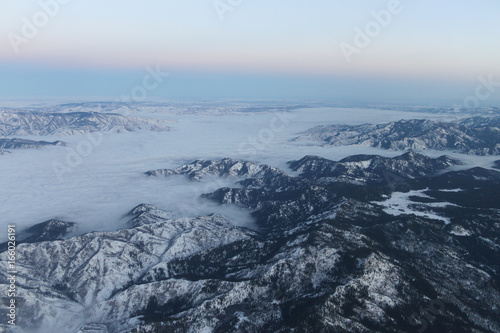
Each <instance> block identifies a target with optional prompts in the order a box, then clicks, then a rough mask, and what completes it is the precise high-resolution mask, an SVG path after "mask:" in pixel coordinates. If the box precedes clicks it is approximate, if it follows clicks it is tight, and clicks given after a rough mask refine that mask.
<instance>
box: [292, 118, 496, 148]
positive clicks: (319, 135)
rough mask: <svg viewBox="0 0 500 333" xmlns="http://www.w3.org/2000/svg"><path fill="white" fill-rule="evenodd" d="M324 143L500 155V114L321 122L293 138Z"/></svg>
mask: <svg viewBox="0 0 500 333" xmlns="http://www.w3.org/2000/svg"><path fill="white" fill-rule="evenodd" d="M304 139H313V140H320V141H322V142H324V143H325V145H330V146H345V145H365V146H371V147H380V148H385V149H393V150H411V149H415V150H421V149H437V150H453V151H457V152H461V153H468V154H476V155H500V117H472V118H466V119H462V120H459V121H455V122H439V121H433V120H422V119H411V120H399V121H395V122H391V123H386V124H378V125H371V124H365V125H355V126H350V125H321V126H316V127H314V128H312V129H310V130H308V131H306V132H304V133H303V134H302V135H301V136H299V137H297V138H295V139H294V140H296V141H299V140H304Z"/></svg>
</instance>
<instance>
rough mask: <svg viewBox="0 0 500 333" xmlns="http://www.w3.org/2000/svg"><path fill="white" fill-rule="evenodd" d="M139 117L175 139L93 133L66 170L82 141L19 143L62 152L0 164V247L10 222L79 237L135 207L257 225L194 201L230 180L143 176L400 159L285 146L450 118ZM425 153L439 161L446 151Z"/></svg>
mask: <svg viewBox="0 0 500 333" xmlns="http://www.w3.org/2000/svg"><path fill="white" fill-rule="evenodd" d="M140 115H141V116H150V117H155V118H162V119H168V120H170V121H172V125H171V126H172V128H173V131H170V132H131V133H103V134H102V137H101V136H100V135H99V136H96V135H95V134H94V138H98V139H99V140H95V142H97V143H93V144H92V145H93V146H92V149H91V151H90V153H88V151H87V152H86V153H85V156H80V157H81V159H80V160H78V161H76V162H77V163H76V162H75V161H73V162H72V163H70V164H71V167H70V166H68V163H67V160H68V156H71V154H74V152H75V150H76V149H77V147H78V146H79V145H80V146H82V142H85V141H88V140H89V138H88V137H86V136H83V135H78V136H66V137H62V138H61V137H43V138H41V137H25V138H29V139H42V140H64V141H65V142H67V146H65V147H60V146H58V147H45V148H42V149H24V150H15V151H13V153H12V154H10V155H4V156H1V157H0V175H1V176H0V202H1V204H0V219H1V223H0V227H1V228H0V237H1V239H5V234H6V226H7V225H8V224H16V225H17V226H18V229H19V230H20V229H23V228H25V227H28V226H31V225H33V224H36V223H40V222H43V221H46V220H49V219H53V218H56V219H60V220H64V221H71V222H77V223H78V225H79V233H82V232H89V231H106V230H116V229H117V228H121V227H125V225H126V221H127V219H126V218H125V217H124V216H125V215H126V214H127V213H128V212H129V211H130V210H131V209H132V208H134V207H135V206H136V205H138V204H141V203H148V204H153V205H155V206H157V207H158V208H160V209H165V210H171V211H172V212H173V213H174V215H175V216H179V217H180V216H197V215H204V214H210V213H219V214H223V215H225V216H227V217H229V218H230V219H231V220H232V221H233V223H235V224H236V225H241V226H247V227H253V220H252V218H251V216H250V212H249V211H247V210H244V209H240V208H237V207H234V206H230V207H229V206H220V205H217V204H214V203H212V202H209V201H207V200H203V199H200V198H199V195H200V194H202V193H207V192H212V191H215V190H216V189H217V188H220V187H223V186H237V185H234V182H235V180H228V179H218V178H213V177H212V178H207V179H205V180H203V181H202V182H192V181H189V180H188V179H186V178H185V177H182V176H175V177H167V178H165V177H148V176H146V175H145V174H144V173H145V172H146V171H149V170H155V169H163V168H176V167H178V166H180V165H182V164H185V163H189V162H192V161H194V160H197V159H221V158H224V157H230V158H234V159H244V160H252V161H257V162H262V163H266V164H269V165H272V166H276V167H279V168H282V169H283V170H285V171H289V170H287V165H286V162H287V161H290V160H296V159H300V158H302V157H303V156H305V155H318V156H322V157H325V158H329V159H332V160H339V159H341V158H344V157H346V156H349V155H353V154H380V155H385V156H396V155H399V154H402V152H396V151H387V150H381V149H376V148H370V147H361V146H350V147H334V148H332V147H326V148H325V147H321V145H320V143H318V142H308V141H296V142H291V141H290V140H291V139H293V138H295V137H296V136H297V135H298V134H299V133H300V132H302V131H305V130H307V129H309V128H311V127H314V126H316V125H325V124H353V125H354V124H362V123H384V122H389V121H394V120H399V119H409V118H430V119H439V120H450V118H449V116H448V117H447V116H444V115H438V114H423V113H414V112H412V113H408V112H398V111H384V110H375V109H352V108H349V109H342V108H314V109H298V110H293V111H290V112H289V113H286V115H284V114H281V113H275V112H274V113H273V112H269V113H268V112H258V113H245V114H230V115H223V116H221V115H217V116H211V115H183V116H179V115H171V114H168V115H167V114H151V115H145V114H140ZM135 116H137V114H136V115H135ZM87 146H88V145H87ZM426 154H428V155H433V156H438V155H442V154H443V152H432V151H427V152H426ZM452 155H453V156H454V157H458V158H459V159H461V160H463V161H465V162H466V163H468V165H481V166H490V165H491V163H492V160H494V159H495V158H485V157H476V156H467V155H458V154H452ZM496 159H498V158H496ZM70 160H71V159H70ZM61 165H62V166H64V169H63V170H64V171H63V172H61V170H60V167H61ZM55 166H58V167H55ZM289 172H291V171H289Z"/></svg>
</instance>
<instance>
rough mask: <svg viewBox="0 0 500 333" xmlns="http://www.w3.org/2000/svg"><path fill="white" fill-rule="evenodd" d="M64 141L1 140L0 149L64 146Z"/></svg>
mask: <svg viewBox="0 0 500 333" xmlns="http://www.w3.org/2000/svg"><path fill="white" fill-rule="evenodd" d="M63 145H64V142H62V141H53V142H48V141H34V140H26V139H18V138H14V139H0V148H4V149H22V148H41V147H43V146H63Z"/></svg>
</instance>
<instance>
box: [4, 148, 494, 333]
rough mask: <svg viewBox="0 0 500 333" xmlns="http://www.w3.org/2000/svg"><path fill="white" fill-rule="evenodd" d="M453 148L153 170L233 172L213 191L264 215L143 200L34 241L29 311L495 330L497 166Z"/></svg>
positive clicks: (269, 324) (61, 327)
mask: <svg viewBox="0 0 500 333" xmlns="http://www.w3.org/2000/svg"><path fill="white" fill-rule="evenodd" d="M458 163H459V162H458V161H455V160H453V159H450V158H448V157H446V156H443V157H440V158H436V159H433V158H428V157H425V156H423V155H420V154H415V153H407V154H404V155H401V156H399V157H396V158H385V157H381V156H374V155H357V156H351V157H349V158H346V159H344V160H341V161H338V162H336V161H329V160H326V159H322V158H319V157H314V156H306V157H304V158H302V159H301V160H299V161H292V162H290V163H289V165H290V167H291V168H292V169H294V170H296V171H298V172H299V175H298V176H291V175H289V174H287V173H285V172H283V171H281V170H279V169H276V168H273V167H270V166H267V165H262V164H257V163H253V162H245V161H237V160H231V159H223V160H220V161H195V162H193V163H191V164H188V165H185V166H181V167H179V168H177V169H173V170H168V169H165V170H161V171H157V172H149V173H148V174H149V175H151V176H170V175H176V174H184V175H187V176H188V177H189V178H191V179H192V180H193V181H198V180H200V179H202V178H203V177H207V176H218V177H224V178H228V179H233V180H234V186H231V187H227V188H221V189H218V190H216V191H215V192H212V193H206V194H205V195H204V197H205V198H207V199H210V200H214V201H216V202H219V203H220V204H224V205H238V206H240V207H243V208H245V209H250V210H251V211H252V215H253V216H254V218H255V219H256V224H257V226H258V229H257V230H249V229H246V228H241V227H236V226H235V225H234V224H232V223H231V221H229V220H228V219H227V218H225V217H223V216H220V215H215V214H212V215H208V216H199V217H196V218H180V219H173V218H172V214H171V213H170V212H169V211H165V210H162V209H160V208H157V207H154V206H152V205H148V204H141V205H139V206H137V207H135V208H134V209H132V210H131V211H130V213H129V214H127V215H126V217H127V219H128V221H127V222H126V223H124V225H123V229H121V230H117V231H112V232H93V233H88V234H84V235H80V236H76V237H71V238H67V239H62V240H56V239H51V240H46V241H37V242H25V243H24V244H21V245H19V246H18V248H17V261H18V262H19V263H22V264H20V265H19V266H18V271H19V273H18V279H17V288H18V300H19V302H20V303H19V304H22V305H21V306H20V307H19V324H20V325H21V326H23V327H25V328H30V327H43V329H42V331H43V332H56V331H64V332H413V331H419V330H421V331H423V330H427V331H429V332H498V331H499V330H500V310H499V308H498V304H500V284H499V281H500V275H499V272H500V263H499V262H498V260H497V258H498V257H499V256H500V244H499V239H500V201H499V200H498V195H497V194H498V193H497V191H498V188H499V186H500V172H496V171H493V170H486V169H481V168H473V169H469V170H461V171H448V172H444V171H446V168H447V167H448V166H452V165H456V164H458ZM443 172H444V173H443ZM388 175H389V176H388ZM359 177H362V179H363V181H358V178H359ZM168 190H169V189H168V188H165V191H168ZM495 193H496V194H495ZM160 195H161V194H160ZM167 208H168V207H167ZM58 225H59V224H58ZM42 229H43V228H42ZM61 237H62V238H64V236H62V235H57V237H56V238H61ZM6 257H7V256H6V253H5V252H3V253H1V254H0V258H1V260H2V261H5V260H6V259H7V258H6ZM5 274H6V273H4V271H0V275H1V276H2V278H1V280H0V281H1V283H5V282H4V281H6V276H5ZM2 288H6V286H5V285H2ZM0 311H2V313H0V315H2V316H3V315H4V312H3V311H5V310H4V309H3V308H2V309H1V310H0Z"/></svg>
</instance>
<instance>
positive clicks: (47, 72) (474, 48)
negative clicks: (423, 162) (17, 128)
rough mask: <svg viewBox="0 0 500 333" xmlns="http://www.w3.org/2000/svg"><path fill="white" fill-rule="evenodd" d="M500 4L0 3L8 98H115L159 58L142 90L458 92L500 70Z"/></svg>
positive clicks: (168, 94) (276, 0) (158, 93)
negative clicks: (155, 75) (156, 76)
mask: <svg viewBox="0 0 500 333" xmlns="http://www.w3.org/2000/svg"><path fill="white" fill-rule="evenodd" d="M62 2H66V3H64V4H61V3H62ZM231 3H232V5H231ZM391 3H396V4H391ZM397 3H399V5H397ZM54 4H57V7H58V8H55V6H54ZM216 5H218V7H217V6H216ZM216 7H217V8H218V9H217V8H216ZM43 8H45V10H44V9H43ZM391 8H392V13H391V14H390V16H391V17H389V18H388V17H386V16H384V15H382V16H381V17H382V19H383V20H384V21H383V22H382V24H380V23H375V22H376V20H375V18H374V16H373V14H372V11H376V12H380V11H381V10H384V11H387V10H389V9H391ZM44 11H45V12H49V13H48V14H45V12H44ZM499 13H500V2H498V1H496V0H483V1H481V2H480V3H478V2H477V1H466V0H458V1H453V2H452V1H435V0H434V1H431V0H418V1H417V0H414V1H411V0H401V1H397V0H396V1H393V0H390V1H378V0H358V1H349V2H348V1H334V0H314V1H303V0H272V1H269V0H240V1H239V0H220V1H213V0H203V1H201V0H198V1H187V0H175V1H174V0H162V1H159V0H144V1H129V0H108V1H97V0H85V1H83V0H64V1H63V0H59V2H58V1H57V0H39V1H31V0H24V1H18V0H3V1H1V2H0V36H1V38H0V96H2V97H3V98H8V97H20V98H23V97H54V96H60V97H75V98H81V97H110V98H113V97H116V98H119V97H120V96H121V95H122V94H127V93H130V91H131V90H132V89H133V88H134V87H136V86H137V85H141V84H142V80H143V78H144V77H145V76H146V75H147V74H148V73H147V71H146V70H145V68H146V67H147V66H149V67H150V68H156V67H157V66H158V68H161V70H162V71H165V72H169V73H170V76H169V77H168V78H165V80H163V81H162V82H161V84H160V85H158V87H155V89H152V90H150V91H149V90H148V97H164V98H174V99H175V98H192V99H195V98H219V97H224V98H227V97H234V98H255V97H264V98H273V97H276V98H321V99H329V100H338V101H346V102H367V101H376V102H408V103H425V102H430V103H433V102H440V101H442V102H447V101H453V102H460V101H462V100H464V99H465V98H466V97H467V96H468V95H470V94H474V91H475V89H476V86H477V85H478V84H479V80H478V76H483V77H488V76H490V75H492V77H493V79H494V80H495V81H496V80H498V81H500V66H499V61H498V59H500V43H498V36H499V34H500V20H499V19H498V14H499ZM49 14H52V15H49ZM221 18H222V19H221ZM33 27H34V28H35V29H33ZM357 28H359V29H360V30H365V31H366V29H371V30H368V31H369V35H371V36H368V37H367V38H368V41H366V37H365V40H362V38H358V40H357V41H356V35H357V34H358V32H357V31H359V30H356V29H357ZM361 42H362V43H361ZM367 44H369V45H367ZM341 45H343V48H344V52H345V50H346V45H349V46H348V50H350V52H351V56H350V57H349V58H350V61H348V60H347V59H346V57H345V55H344V53H343V51H342V47H341ZM353 50H354V51H353ZM496 89H498V91H494V92H493V93H492V94H491V96H490V97H489V98H488V100H484V101H482V103H483V104H485V105H488V104H495V103H498V101H499V100H500V87H497V88H496Z"/></svg>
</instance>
